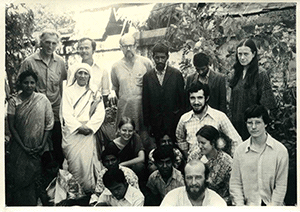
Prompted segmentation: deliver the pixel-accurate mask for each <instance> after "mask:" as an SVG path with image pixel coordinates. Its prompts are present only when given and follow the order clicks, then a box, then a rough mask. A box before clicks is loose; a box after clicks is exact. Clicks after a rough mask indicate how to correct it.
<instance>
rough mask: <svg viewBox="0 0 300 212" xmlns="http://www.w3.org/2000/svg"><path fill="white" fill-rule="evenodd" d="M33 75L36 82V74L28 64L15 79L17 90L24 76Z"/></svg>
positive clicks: (19, 88)
mask: <svg viewBox="0 0 300 212" xmlns="http://www.w3.org/2000/svg"><path fill="white" fill-rule="evenodd" d="M29 76H31V77H33V79H34V81H35V82H36V83H37V81H38V76H37V75H36V73H35V72H34V71H33V70H32V68H31V67H30V66H29V67H28V68H27V69H26V70H25V71H23V72H22V73H21V74H20V75H19V77H18V80H17V90H18V91H19V90H21V84H22V82H23V81H24V80H25V78H26V77H29Z"/></svg>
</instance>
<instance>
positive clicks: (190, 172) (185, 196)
mask: <svg viewBox="0 0 300 212" xmlns="http://www.w3.org/2000/svg"><path fill="white" fill-rule="evenodd" d="M208 175H209V170H208V168H207V167H206V166H205V165H204V164H203V163H202V162H201V161H200V160H192V161H190V162H189V163H187V164H186V166H185V168H184V184H185V186H182V187H179V188H176V189H174V190H172V191H170V192H169V193H168V194H167V195H166V196H165V198H164V199H163V201H162V203H161V205H160V206H226V202H225V201H224V200H223V199H222V197H220V196H219V195H218V194H217V193H216V192H214V191H213V190H210V189H209V188H207V179H208Z"/></svg>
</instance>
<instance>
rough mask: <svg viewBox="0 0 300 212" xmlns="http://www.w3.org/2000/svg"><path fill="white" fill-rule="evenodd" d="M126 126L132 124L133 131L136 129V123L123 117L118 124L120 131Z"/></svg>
mask: <svg viewBox="0 0 300 212" xmlns="http://www.w3.org/2000/svg"><path fill="white" fill-rule="evenodd" d="M124 124H131V125H132V126H133V129H135V123H134V121H133V120H132V119H131V118H129V117H126V116H123V117H122V118H121V120H120V122H119V124H118V128H119V129H120V128H121V127H122V126H123V125H124Z"/></svg>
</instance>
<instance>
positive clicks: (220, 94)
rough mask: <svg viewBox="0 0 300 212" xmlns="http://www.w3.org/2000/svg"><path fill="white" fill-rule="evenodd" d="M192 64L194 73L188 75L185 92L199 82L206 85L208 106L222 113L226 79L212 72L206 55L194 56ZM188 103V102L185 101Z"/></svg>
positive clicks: (224, 103) (224, 101) (224, 110)
mask: <svg viewBox="0 0 300 212" xmlns="http://www.w3.org/2000/svg"><path fill="white" fill-rule="evenodd" d="M193 64H194V67H195V69H196V72H195V73H193V74H191V75H189V76H188V77H187V80H186V90H187V89H189V88H190V86H191V85H192V84H193V83H195V82H197V81H200V82H202V83H203V84H207V85H208V87H209V90H210V98H209V100H208V105H209V106H211V107H212V108H214V109H217V110H220V111H222V112H224V113H226V112H227V109H226V78H225V76H224V75H223V74H221V73H220V72H217V71H215V70H213V67H212V66H211V62H210V59H209V57H208V55H206V54H204V53H202V52H200V53H197V54H195V55H194V58H193ZM187 101H188V100H187Z"/></svg>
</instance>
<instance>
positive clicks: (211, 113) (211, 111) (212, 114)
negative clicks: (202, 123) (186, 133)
mask: <svg viewBox="0 0 300 212" xmlns="http://www.w3.org/2000/svg"><path fill="white" fill-rule="evenodd" d="M189 113H191V114H190V115H189V116H188V119H187V121H189V120H190V119H191V118H193V117H196V118H198V117H197V116H196V114H195V113H194V111H193V110H191V111H190V112H189ZM208 115H209V116H210V117H212V118H213V119H215V118H214V113H213V110H212V108H211V107H210V106H209V105H208V104H207V110H206V112H205V114H204V115H203V117H202V119H203V118H204V117H205V116H208Z"/></svg>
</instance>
